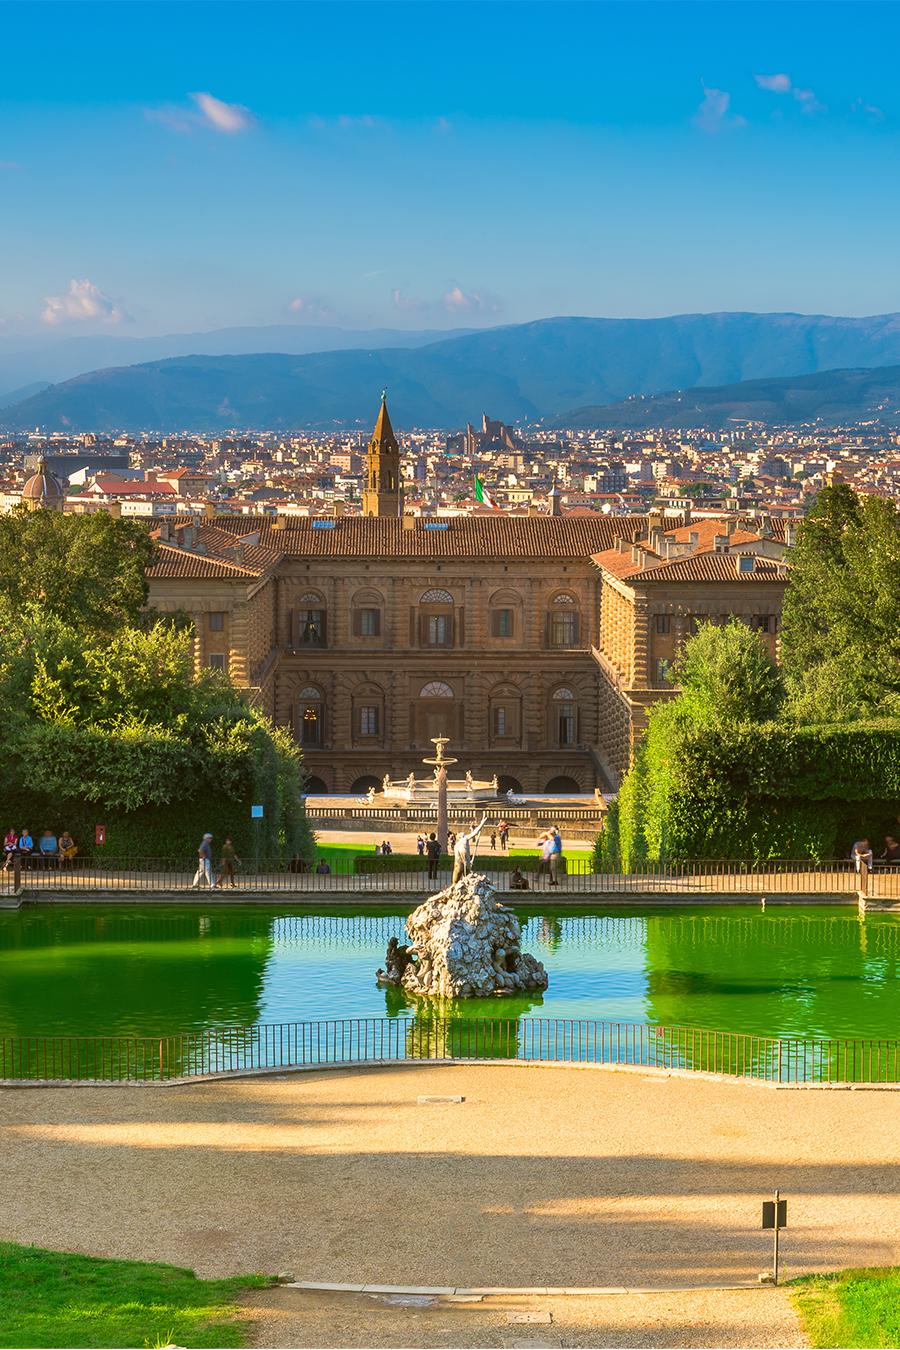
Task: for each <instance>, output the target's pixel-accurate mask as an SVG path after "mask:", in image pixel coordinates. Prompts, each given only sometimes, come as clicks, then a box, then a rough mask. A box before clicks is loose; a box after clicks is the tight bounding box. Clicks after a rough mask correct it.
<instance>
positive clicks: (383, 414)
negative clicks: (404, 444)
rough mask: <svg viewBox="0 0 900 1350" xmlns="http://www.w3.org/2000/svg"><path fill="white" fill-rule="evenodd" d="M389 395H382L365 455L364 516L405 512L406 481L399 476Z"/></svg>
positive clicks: (398, 459)
mask: <svg viewBox="0 0 900 1350" xmlns="http://www.w3.org/2000/svg"><path fill="white" fill-rule="evenodd" d="M386 399H387V395H386V394H384V393H383V394H382V395H381V408H380V410H379V413H378V421H377V422H376V423H375V430H374V431H373V433H372V439H371V440H370V441H369V451H368V455H367V456H366V486H365V490H364V492H363V515H364V516H402V515H403V482H402V479H401V477H400V446H399V445H398V444H397V437H396V436H395V435H394V428H393V427H392V426H391V419H390V417H389V416H388V410H387V401H386Z"/></svg>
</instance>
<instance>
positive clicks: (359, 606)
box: [351, 591, 384, 638]
mask: <svg viewBox="0 0 900 1350" xmlns="http://www.w3.org/2000/svg"><path fill="white" fill-rule="evenodd" d="M351 608H352V611H353V622H352V625H351V626H352V630H353V636H354V637H358V638H377V637H381V631H382V626H383V625H382V615H383V612H384V598H383V597H382V595H381V593H380V592H379V591H357V592H356V594H355V595H354V597H353V602H352V606H351Z"/></svg>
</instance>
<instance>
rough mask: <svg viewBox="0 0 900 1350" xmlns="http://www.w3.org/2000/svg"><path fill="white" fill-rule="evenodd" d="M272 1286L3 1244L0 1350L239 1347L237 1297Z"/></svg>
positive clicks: (242, 1332) (254, 1278)
mask: <svg viewBox="0 0 900 1350" xmlns="http://www.w3.org/2000/svg"><path fill="white" fill-rule="evenodd" d="M272 1283H273V1280H271V1279H270V1278H269V1277H268V1276H263V1275H247V1276H239V1277H237V1278H236V1279H231V1280H198V1279H197V1276H196V1275H195V1274H194V1272H193V1271H192V1270H180V1269H179V1268H178V1267H177V1266H166V1265H161V1264H155V1263H149V1262H144V1261H108V1260H106V1259H105V1258H100V1257H93V1256H77V1255H75V1254H73V1253H70V1252H50V1251H44V1250H42V1248H40V1247H20V1246H17V1245H16V1244H15V1243H12V1242H0V1346H3V1347H9V1346H21V1347H31V1346H60V1347H69V1346H123V1347H125V1346H128V1347H131V1346H136V1347H138V1350H141V1348H142V1347H144V1346H147V1347H151V1350H152V1347H154V1346H162V1345H168V1344H170V1343H174V1344H176V1345H184V1346H223V1347H228V1346H242V1345H246V1344H247V1339H246V1332H247V1324H246V1322H244V1321H243V1320H242V1319H241V1317H240V1316H239V1313H240V1309H239V1308H238V1305H237V1303H236V1302H235V1297H236V1295H237V1294H238V1293H239V1292H240V1291H241V1290H242V1289H261V1288H266V1287H268V1286H269V1285H270V1284H272Z"/></svg>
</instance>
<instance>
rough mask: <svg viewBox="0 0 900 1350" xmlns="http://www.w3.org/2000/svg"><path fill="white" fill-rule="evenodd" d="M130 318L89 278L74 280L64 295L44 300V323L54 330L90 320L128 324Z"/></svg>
mask: <svg viewBox="0 0 900 1350" xmlns="http://www.w3.org/2000/svg"><path fill="white" fill-rule="evenodd" d="M128 317H129V316H128V315H127V314H126V313H125V311H124V310H123V309H121V308H120V307H119V305H117V304H116V303H115V301H113V300H111V299H110V298H109V296H108V295H104V294H103V292H102V291H101V290H100V288H99V286H95V285H94V283H93V281H88V279H87V277H84V278H83V279H82V280H80V281H78V280H76V279H75V278H74V277H73V278H72V280H71V281H70V282H69V289H68V290H67V291H66V293H65V295H48V296H45V298H44V308H43V310H42V311H41V321H42V322H43V323H46V324H50V325H51V326H54V325H56V324H60V323H84V322H89V321H91V320H93V321H96V322H100V323H109V324H117V323H123V322H125V320H127V319H128Z"/></svg>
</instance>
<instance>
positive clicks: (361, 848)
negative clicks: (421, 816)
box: [316, 835, 537, 871]
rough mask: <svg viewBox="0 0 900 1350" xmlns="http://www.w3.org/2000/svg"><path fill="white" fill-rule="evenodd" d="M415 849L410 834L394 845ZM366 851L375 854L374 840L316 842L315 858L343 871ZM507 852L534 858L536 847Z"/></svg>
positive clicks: (404, 851)
mask: <svg viewBox="0 0 900 1350" xmlns="http://www.w3.org/2000/svg"><path fill="white" fill-rule="evenodd" d="M415 851H416V836H415V835H411V836H410V839H409V843H408V845H407V846H406V847H405V848H398V847H396V846H395V847H394V852H395V853H397V854H400V856H401V857H402V856H404V855H409V856H411V855H413V854H415ZM367 853H371V854H372V855H373V856H374V854H375V841H374V840H373V841H372V842H371V843H370V844H334V843H329V844H316V860H318V859H319V858H324V859H325V861H326V862H328V863H331V865H332V866H334V864H335V863H338V864H339V865H341V866H342V870H344V871H346V870H347V867H348V866H349V865H350V861H351V860H352V859H353V858H357V857H364V856H365V855H366V854H367ZM507 854H508V856H509V857H511V858H536V857H537V848H536V847H535V848H512V847H510V848H509V849H507ZM490 856H491V850H490V849H489V848H488V849H484V850H479V853H478V857H479V858H490ZM495 856H496V857H498V858H499V857H502V856H503V855H502V853H501V851H500V849H499V848H498V849H497V851H496V854H495Z"/></svg>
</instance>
